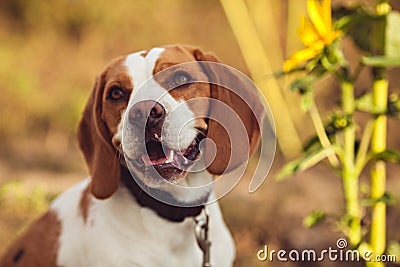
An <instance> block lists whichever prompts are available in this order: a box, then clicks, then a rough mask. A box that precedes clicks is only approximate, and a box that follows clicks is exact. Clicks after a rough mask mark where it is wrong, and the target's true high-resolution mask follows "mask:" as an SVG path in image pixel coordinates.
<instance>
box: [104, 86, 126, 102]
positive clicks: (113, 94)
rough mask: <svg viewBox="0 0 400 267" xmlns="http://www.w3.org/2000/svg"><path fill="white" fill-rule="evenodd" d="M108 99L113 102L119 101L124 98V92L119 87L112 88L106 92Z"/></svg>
mask: <svg viewBox="0 0 400 267" xmlns="http://www.w3.org/2000/svg"><path fill="white" fill-rule="evenodd" d="M108 98H109V99H111V100H114V101H117V100H121V99H124V98H125V92H124V90H122V88H121V87H119V86H113V87H111V88H110V90H109V91H108Z"/></svg>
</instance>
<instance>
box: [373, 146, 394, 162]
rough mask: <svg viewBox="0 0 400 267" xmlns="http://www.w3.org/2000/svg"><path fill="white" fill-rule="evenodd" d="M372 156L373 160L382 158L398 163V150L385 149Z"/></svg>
mask: <svg viewBox="0 0 400 267" xmlns="http://www.w3.org/2000/svg"><path fill="white" fill-rule="evenodd" d="M372 158H373V159H375V160H383V161H386V162H393V163H400V151H397V150H394V149H387V150H385V151H382V152H380V153H378V154H375V155H374V156H373V157H372Z"/></svg>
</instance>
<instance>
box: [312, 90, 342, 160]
mask: <svg viewBox="0 0 400 267" xmlns="http://www.w3.org/2000/svg"><path fill="white" fill-rule="evenodd" d="M310 115H311V120H312V122H313V124H314V128H315V130H316V132H317V136H318V139H319V141H320V143H321V145H322V147H323V148H328V147H331V146H332V144H331V142H330V141H329V138H328V136H327V135H326V131H325V127H324V124H323V122H322V119H321V116H320V114H319V112H318V109H317V105H316V104H315V102H314V98H313V101H312V103H311V105H310ZM328 160H329V163H330V164H331V165H332V167H334V168H337V167H338V166H339V161H338V159H337V157H336V155H334V154H333V155H330V156H328Z"/></svg>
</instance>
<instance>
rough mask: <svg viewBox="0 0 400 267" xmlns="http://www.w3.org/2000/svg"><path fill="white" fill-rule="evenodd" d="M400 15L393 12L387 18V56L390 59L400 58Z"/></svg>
mask: <svg viewBox="0 0 400 267" xmlns="http://www.w3.org/2000/svg"><path fill="white" fill-rule="evenodd" d="M399 29H400V13H399V12H396V11H392V12H390V13H389V15H388V16H387V26H386V41H385V45H386V47H385V50H386V51H385V54H386V56H388V57H396V58H399V57H400V34H399Z"/></svg>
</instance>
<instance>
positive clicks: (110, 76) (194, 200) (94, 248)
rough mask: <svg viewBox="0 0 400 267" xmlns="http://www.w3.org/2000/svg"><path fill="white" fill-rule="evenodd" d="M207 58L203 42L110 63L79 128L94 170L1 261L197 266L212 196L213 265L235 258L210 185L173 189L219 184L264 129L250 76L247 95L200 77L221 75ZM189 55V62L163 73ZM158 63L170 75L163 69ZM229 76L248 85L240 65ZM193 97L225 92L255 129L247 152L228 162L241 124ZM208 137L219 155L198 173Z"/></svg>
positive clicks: (47, 266) (67, 266) (4, 264)
mask: <svg viewBox="0 0 400 267" xmlns="http://www.w3.org/2000/svg"><path fill="white" fill-rule="evenodd" d="M204 62H214V63H218V62H219V61H218V59H217V58H216V57H215V56H214V55H212V54H210V53H204V52H202V51H201V50H200V49H198V48H194V47H189V46H179V45H172V46H165V47H160V48H153V49H150V50H147V51H140V52H137V53H133V54H130V55H127V56H123V57H120V58H117V59H115V60H113V61H112V62H111V63H110V64H109V65H108V66H107V67H106V68H105V69H104V71H103V72H102V73H101V74H100V75H99V76H98V77H97V79H96V82H95V85H94V88H93V90H92V92H91V95H90V98H89V100H88V102H87V104H86V107H85V110H84V113H83V118H82V119H81V121H80V124H79V129H78V141H79V144H80V148H81V150H82V152H83V155H84V158H85V161H86V164H87V166H88V169H89V173H90V177H89V178H87V179H86V180H83V181H82V182H80V183H78V184H77V185H75V186H74V187H72V188H70V189H69V190H68V191H66V192H64V193H62V194H61V195H59V196H58V197H57V199H55V201H54V202H53V203H52V204H51V207H50V209H49V211H48V212H47V213H46V214H44V215H43V216H42V217H41V218H39V219H38V220H37V221H36V222H35V223H33V225H31V226H30V228H28V229H27V231H25V233H24V234H22V235H21V236H20V237H19V238H18V239H17V240H16V241H15V242H14V243H12V244H11V246H10V247H9V248H8V250H7V252H6V253H5V254H4V255H3V257H2V259H1V260H0V266H1V267H11V266H29V267H33V266H34V267H36V266H38V267H53V266H59V267H88V266H95V267H101V266H104V267H112V266H119V267H120V266H126V267H128V266H144V267H151V266H157V267H159V266H164V267H177V266H183V267H190V266H193V267H199V266H201V265H202V259H203V254H202V251H201V249H200V248H199V246H198V245H197V242H196V237H195V235H194V233H193V232H194V228H195V222H194V220H193V218H195V217H196V216H199V215H200V214H201V212H202V210H203V207H204V204H205V203H206V204H207V208H208V213H209V232H208V238H209V241H210V242H211V248H210V249H211V251H210V252H211V264H212V266H219V267H223V266H232V264H233V261H234V258H235V248H234V244H233V240H232V237H231V235H230V233H229V230H228V228H227V227H226V225H225V223H224V220H223V218H222V215H221V211H220V208H219V206H218V203H217V202H216V201H210V199H212V198H213V197H214V196H213V190H212V186H205V187H201V188H202V189H201V190H198V191H196V193H190V192H189V191H190V190H189V191H188V192H186V191H185V192H183V193H182V192H181V191H179V192H178V191H176V188H177V187H182V186H183V187H185V186H189V187H190V186H194V187H196V188H197V185H198V183H199V181H201V184H210V183H211V184H212V182H213V181H214V180H215V179H216V177H218V176H219V175H220V174H222V173H224V172H226V171H230V170H233V169H235V168H236V167H237V166H238V165H239V164H240V163H241V161H242V159H241V155H246V156H247V158H248V157H249V155H251V154H252V153H253V151H254V150H255V149H256V147H257V144H258V141H259V138H260V125H259V123H258V121H257V119H256V117H257V116H258V115H257V114H254V110H255V111H256V113H257V112H260V110H262V104H261V102H260V100H259V98H258V96H257V95H256V93H255V91H254V90H250V89H249V90H247V89H246V86H245V85H244V84H243V87H244V88H243V90H244V91H245V94H247V96H249V97H247V99H250V100H248V101H247V102H246V101H243V100H242V99H241V97H240V96H239V95H238V94H235V93H233V92H231V91H229V90H227V89H226V88H224V87H223V86H221V85H219V84H217V83H215V82H213V83H211V82H210V83H207V82H196V81H197V80H201V81H207V80H208V81H210V80H211V79H214V80H215V79H219V77H218V73H216V72H215V70H213V68H212V66H208V65H206V64H204ZM182 63H192V64H191V67H190V68H187V69H184V68H178V69H172V71H169V72H168V71H167V72H165V70H168V69H171V67H174V66H180V64H182ZM161 72H164V75H163V76H162V77H158V78H157V77H156V75H157V73H161ZM224 76H226V77H225V79H229V80H230V82H231V83H232V84H235V85H239V86H241V83H242V81H241V80H240V79H239V78H238V77H237V76H236V75H235V74H234V73H233V72H230V71H226V72H225V73H224ZM146 81H147V84H148V86H147V87H146V88H145V89H143V90H141V92H142V95H145V97H142V98H140V97H138V94H139V93H138V92H137V91H138V88H139V87H141V86H142V85H143V84H144V83H145V82H146ZM168 86H172V87H173V89H172V90H167V87H168ZM160 95H162V97H159V96H160ZM196 98H201V99H203V100H204V99H206V100H207V99H214V100H218V101H220V102H222V103H223V104H225V105H227V106H228V107H229V108H230V109H232V111H234V112H235V113H236V114H238V116H239V118H240V120H241V121H242V123H243V125H244V128H245V130H246V133H247V137H248V140H242V142H243V143H247V144H248V148H249V151H245V152H243V151H240V150H239V151H237V152H236V153H235V154H236V155H233V156H234V159H233V163H232V162H229V159H230V158H232V155H231V152H232V151H233V145H231V143H230V142H229V140H230V138H231V137H230V136H229V135H230V134H233V135H234V134H235V133H228V132H227V130H225V128H224V127H222V126H221V125H219V124H218V123H217V122H216V120H212V119H208V118H210V117H213V116H218V114H217V113H219V111H218V108H216V107H215V106H214V104H213V103H212V102H210V101H201V102H199V103H197V102H196V101H195V102H191V100H193V99H196ZM135 99H136V100H135ZM249 101H250V103H249ZM228 123H229V122H228ZM228 128H229V127H228ZM204 139H210V140H213V141H214V144H215V146H214V152H215V154H214V156H213V157H212V158H211V159H209V160H208V161H209V164H207V165H204V164H203V165H204V166H206V167H204V168H203V169H199V170H198V171H197V172H191V171H190V168H191V166H192V165H193V162H196V161H203V160H207V156H206V157H205V158H204V157H201V154H202V153H201V152H200V147H199V146H200V145H199V144H200V143H201V141H202V140H204ZM247 141H248V142H247ZM242 142H240V143H242ZM234 145H235V146H236V145H238V146H239V147H240V146H241V144H239V143H238V144H234ZM163 147H165V149H163ZM205 154H207V144H206V146H205ZM235 158H236V159H235ZM160 181H163V182H160ZM147 189H151V190H153V191H151V190H150V191H149V190H147ZM152 192H156V193H158V194H159V195H161V196H167V199H172V200H174V201H176V203H178V204H171V203H170V202H168V201H164V200H160V199H158V197H157V196H156V197H154V195H152Z"/></svg>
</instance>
